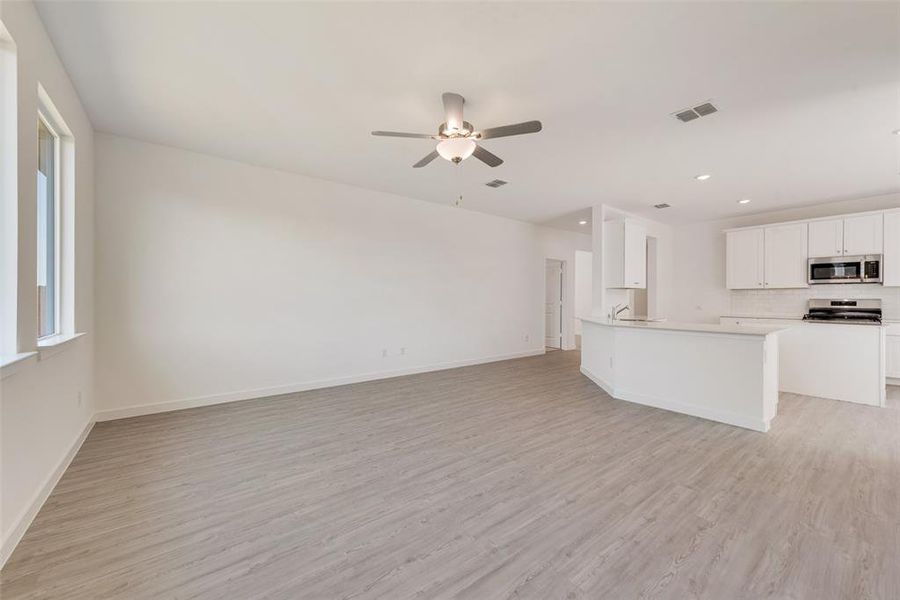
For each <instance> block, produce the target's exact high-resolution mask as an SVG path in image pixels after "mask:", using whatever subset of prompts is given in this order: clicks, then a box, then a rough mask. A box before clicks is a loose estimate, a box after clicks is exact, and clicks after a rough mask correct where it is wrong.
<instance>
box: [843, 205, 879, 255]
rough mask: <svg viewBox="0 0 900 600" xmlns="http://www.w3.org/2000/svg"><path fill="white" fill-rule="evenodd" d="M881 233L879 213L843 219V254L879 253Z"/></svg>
mask: <svg viewBox="0 0 900 600" xmlns="http://www.w3.org/2000/svg"><path fill="white" fill-rule="evenodd" d="M883 233H884V225H883V221H882V215H881V213H878V214H876V215H862V216H859V217H848V218H846V219H844V255H845V256H857V255H859V254H881V252H882V250H883V249H884V244H883V243H882V235H883Z"/></svg>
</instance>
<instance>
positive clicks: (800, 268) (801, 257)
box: [763, 223, 809, 288]
mask: <svg viewBox="0 0 900 600" xmlns="http://www.w3.org/2000/svg"><path fill="white" fill-rule="evenodd" d="M806 236H807V228H806V223H793V224H790V225H777V226H774V227H766V228H765V269H764V271H763V285H764V286H765V287H767V288H802V287H808V285H809V284H808V283H807V277H806V262H807V261H806V258H807V256H806Z"/></svg>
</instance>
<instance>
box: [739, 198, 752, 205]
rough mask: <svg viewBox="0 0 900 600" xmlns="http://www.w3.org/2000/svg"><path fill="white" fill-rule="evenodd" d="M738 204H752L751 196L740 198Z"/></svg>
mask: <svg viewBox="0 0 900 600" xmlns="http://www.w3.org/2000/svg"><path fill="white" fill-rule="evenodd" d="M738 204H750V198H742V199H740V200H738Z"/></svg>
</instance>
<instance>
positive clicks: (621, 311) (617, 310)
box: [610, 304, 629, 321]
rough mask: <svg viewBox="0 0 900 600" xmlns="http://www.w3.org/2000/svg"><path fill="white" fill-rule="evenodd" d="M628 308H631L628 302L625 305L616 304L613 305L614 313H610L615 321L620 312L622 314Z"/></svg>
mask: <svg viewBox="0 0 900 600" xmlns="http://www.w3.org/2000/svg"><path fill="white" fill-rule="evenodd" d="M620 306H621V307H622V308H619V307H620ZM628 309H629V306H628V305H627V304H625V305H624V306H623V305H621V304H616V305H615V306H613V309H612V313H610V314H611V315H612V320H613V321H615V320H616V318H617V317H618V316H619V315H620V314H622V313H623V312H625V311H626V310H628Z"/></svg>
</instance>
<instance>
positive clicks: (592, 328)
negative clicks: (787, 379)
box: [581, 318, 779, 431]
mask: <svg viewBox="0 0 900 600" xmlns="http://www.w3.org/2000/svg"><path fill="white" fill-rule="evenodd" d="M582 321H583V329H582V350H581V372H582V373H584V374H585V375H586V376H587V377H589V378H590V379H591V380H592V381H594V382H595V383H596V384H597V385H599V386H600V387H602V388H603V389H604V390H606V392H607V393H608V394H609V395H610V396H612V397H613V398H617V399H619V400H626V401H629V402H634V403H637V404H644V405H647V406H654V407H657V408H663V409H666V410H670V411H674V412H679V413H683V414H687V415H693V416H695V417H702V418H705V419H710V420H713V421H718V422H720V423H727V424H729V425H736V426H738V427H745V428H747V429H753V430H756V431H768V430H769V425H770V424H771V421H772V419H773V418H774V417H775V414H776V412H777V409H778V339H777V335H778V334H777V331H778V330H779V328H778V327H743V326H734V325H732V326H723V325H710V324H698V323H640V322H638V323H625V322H621V321H616V322H609V321H608V320H605V319H600V318H583V319H582Z"/></svg>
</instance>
